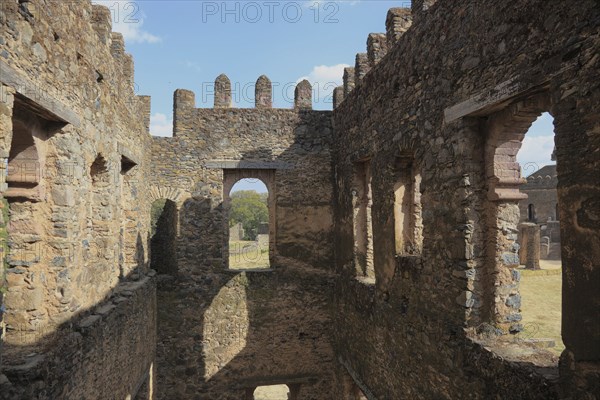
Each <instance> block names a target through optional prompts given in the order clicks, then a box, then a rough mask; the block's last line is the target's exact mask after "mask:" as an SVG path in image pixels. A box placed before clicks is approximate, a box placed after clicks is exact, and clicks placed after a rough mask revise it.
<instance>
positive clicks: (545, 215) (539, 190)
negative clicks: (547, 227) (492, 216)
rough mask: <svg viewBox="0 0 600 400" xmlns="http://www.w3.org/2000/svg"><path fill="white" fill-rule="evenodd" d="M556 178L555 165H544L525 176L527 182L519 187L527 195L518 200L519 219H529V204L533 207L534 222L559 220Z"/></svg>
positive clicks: (541, 222)
mask: <svg viewBox="0 0 600 400" xmlns="http://www.w3.org/2000/svg"><path fill="white" fill-rule="evenodd" d="M557 178H558V177H557V174H556V165H546V166H545V167H542V168H541V169H540V170H539V171H537V172H536V173H534V174H531V175H530V176H528V177H527V183H525V184H524V185H523V186H521V188H520V190H521V192H523V193H525V194H526V195H527V199H525V200H522V201H520V202H519V210H520V214H521V221H528V220H529V205H530V204H532V205H533V207H534V214H535V215H534V217H535V222H537V223H540V224H543V223H545V222H548V221H558V220H559V215H558V207H557V204H558V193H557V188H556V186H557V184H558V179H557Z"/></svg>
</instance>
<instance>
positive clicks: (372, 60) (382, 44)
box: [367, 33, 388, 68]
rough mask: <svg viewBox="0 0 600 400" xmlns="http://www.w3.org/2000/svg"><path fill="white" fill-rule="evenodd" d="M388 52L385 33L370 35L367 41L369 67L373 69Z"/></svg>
mask: <svg viewBox="0 0 600 400" xmlns="http://www.w3.org/2000/svg"><path fill="white" fill-rule="evenodd" d="M387 51H388V45H387V38H386V35H385V33H371V34H369V38H368V39H367V57H368V59H369V67H370V68H373V67H374V66H375V65H377V63H378V62H379V61H381V59H382V58H383V57H384V56H385V55H386V53H387Z"/></svg>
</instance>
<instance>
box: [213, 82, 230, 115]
mask: <svg viewBox="0 0 600 400" xmlns="http://www.w3.org/2000/svg"><path fill="white" fill-rule="evenodd" d="M230 107H231V81H230V80H229V78H228V77H227V75H225V74H221V75H219V76H218V77H217V79H215V108H230Z"/></svg>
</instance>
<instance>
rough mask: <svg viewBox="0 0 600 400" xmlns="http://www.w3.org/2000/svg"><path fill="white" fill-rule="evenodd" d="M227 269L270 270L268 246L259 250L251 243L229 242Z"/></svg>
mask: <svg viewBox="0 0 600 400" xmlns="http://www.w3.org/2000/svg"><path fill="white" fill-rule="evenodd" d="M229 268H230V269H263V268H270V265H269V246H268V245H262V246H261V247H260V248H258V247H257V246H256V242H253V241H230V242H229Z"/></svg>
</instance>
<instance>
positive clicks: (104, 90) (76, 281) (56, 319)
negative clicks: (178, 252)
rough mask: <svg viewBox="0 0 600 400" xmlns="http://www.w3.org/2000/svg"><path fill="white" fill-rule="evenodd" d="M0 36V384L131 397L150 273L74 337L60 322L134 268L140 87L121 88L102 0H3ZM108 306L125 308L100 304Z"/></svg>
mask: <svg viewBox="0 0 600 400" xmlns="http://www.w3.org/2000/svg"><path fill="white" fill-rule="evenodd" d="M0 36H1V37H2V40H1V41H0V54H1V57H0V70H1V74H0V84H1V86H0V128H1V135H0V165H2V169H1V170H0V172H3V174H2V176H3V179H2V183H0V185H1V187H0V192H1V195H2V196H3V197H4V198H6V199H7V200H8V202H9V204H10V206H9V207H10V217H9V223H8V245H9V247H10V250H9V255H8V259H7V268H6V282H5V285H6V288H7V293H6V296H5V298H4V305H5V307H6V313H5V314H4V316H3V317H4V322H5V323H6V335H5V337H4V345H3V349H2V363H3V366H2V367H3V370H4V371H6V374H7V375H10V381H11V382H13V383H14V387H13V388H12V389H11V390H14V392H15V393H19V391H20V390H21V389H22V390H26V391H27V392H26V394H21V396H27V397H19V395H17V398H30V397H29V396H31V397H35V398H59V397H57V396H56V395H55V394H57V393H67V392H68V393H69V397H70V398H98V399H100V398H106V399H108V398H113V396H112V394H109V393H101V392H95V391H93V390H91V389H92V388H94V390H100V391H101V390H107V388H109V387H110V388H112V390H114V392H115V393H123V394H124V393H129V394H131V395H134V394H135V393H133V392H132V390H133V389H134V388H133V387H132V386H131V384H132V382H133V381H138V380H139V379H141V378H142V377H143V376H144V374H145V373H146V370H147V369H148V367H149V361H150V360H151V358H152V356H153V351H152V348H153V342H154V334H153V332H154V331H153V319H154V318H153V312H154V307H153V304H154V291H153V289H152V288H151V286H152V285H153V284H152V283H151V282H148V283H147V284H146V285H147V286H149V287H148V288H147V289H145V290H146V292H145V295H147V297H146V296H142V297H140V298H138V299H137V300H135V301H131V302H125V305H123V306H117V307H116V308H115V309H114V310H112V309H108V310H104V311H103V312H101V314H102V315H103V317H102V322H100V321H99V322H98V323H96V324H94V325H93V326H91V327H89V329H88V331H87V332H88V333H86V334H85V335H83V336H84V337H83V338H81V337H79V338H75V336H76V335H77V334H76V333H75V332H74V331H72V330H71V328H70V327H73V326H77V324H78V323H79V321H80V320H81V319H82V318H85V317H86V316H87V315H89V314H90V313H95V312H97V311H94V310H96V308H97V307H98V306H99V305H101V304H104V302H105V301H108V300H107V299H109V298H111V296H113V295H114V292H115V291H116V290H117V289H116V288H117V286H118V284H119V282H120V281H127V280H136V279H141V278H143V275H144V274H145V273H146V272H147V271H148V256H147V248H148V231H149V214H150V206H149V200H148V198H149V195H148V192H147V188H146V186H145V185H143V184H141V183H143V182H145V181H146V172H147V164H148V159H149V150H148V149H149V146H150V140H151V139H150V135H149V133H148V127H149V116H150V99H149V98H148V97H141V96H136V95H135V93H134V86H135V85H134V82H133V61H132V58H131V56H130V55H128V54H126V53H125V51H124V41H123V37H122V36H121V35H120V34H115V33H112V32H111V14H110V11H109V10H108V8H106V7H101V6H95V5H94V6H92V4H91V2H89V1H87V0H85V1H81V2H77V3H73V2H61V1H43V0H37V1H27V2H23V1H11V0H9V1H4V2H2V5H1V8H0ZM6 165H7V166H8V169H7V170H5V166H6ZM5 173H6V174H5ZM4 182H6V184H4ZM120 307H125V308H127V311H126V312H127V313H128V314H129V315H130V316H128V317H127V316H125V315H122V314H117V315H113V314H112V312H116V313H118V312H119V311H117V310H118V309H119V308H120ZM121 312H124V311H121ZM73 335H75V336H73ZM114 338H120V339H119V342H118V343H117V342H115V343H114V344H109V343H106V342H110V341H111V340H113V339H114ZM140 338H144V340H143V341H139V340H138V339H140ZM136 340H137V341H139V343H138V344H136V343H135V341H136ZM113 345H114V347H111V346H113ZM138 345H139V346H142V347H141V348H136V346H138ZM143 347H148V349H143ZM51 349H61V351H60V355H59V353H52V352H51ZM102 349H104V350H106V353H105V352H103V351H102ZM142 350H143V351H142ZM67 354H69V356H68V357H66V355H67ZM28 355H29V356H30V357H28ZM32 355H33V356H32ZM63 356H65V357H66V358H64V359H63ZM31 357H33V358H31ZM69 357H72V358H69ZM62 362H65V364H64V365H62V364H61V363H62ZM95 369H96V370H95ZM92 370H94V372H93V373H92V372H91V371H92ZM9 371H10V373H9ZM86 371H87V373H86ZM71 375H72V376H73V377H72V379H74V380H70V379H69V378H68V376H71ZM135 375H137V376H135ZM2 382H3V383H4V385H3V388H2V392H3V393H5V394H6V393H9V392H10V391H11V390H8V389H7V390H4V389H5V388H6V385H9V386H10V382H8V383H7V382H6V381H5V380H4V379H3V380H2ZM96 385H105V386H106V388H104V389H102V388H100V387H96Z"/></svg>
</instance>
